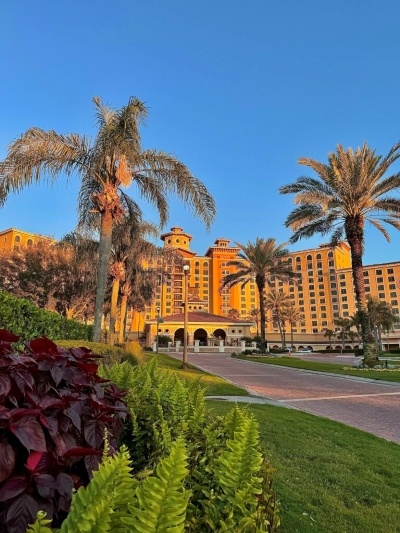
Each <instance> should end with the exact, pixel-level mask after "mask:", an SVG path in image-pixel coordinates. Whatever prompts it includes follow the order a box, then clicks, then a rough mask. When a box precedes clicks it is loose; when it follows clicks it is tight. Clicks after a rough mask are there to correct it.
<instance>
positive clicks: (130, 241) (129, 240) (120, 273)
mask: <svg viewBox="0 0 400 533" xmlns="http://www.w3.org/2000/svg"><path fill="white" fill-rule="evenodd" d="M157 235H158V230H157V228H156V226H155V225H154V224H150V223H149V222H140V223H138V222H137V220H135V219H133V220H132V219H130V218H129V217H127V216H126V217H124V219H123V220H122V221H121V222H120V224H118V225H117V226H116V227H115V228H114V231H113V236H112V247H111V262H110V267H109V274H110V276H111V278H112V290H111V308H110V326H109V343H110V344H114V337H115V323H116V319H117V306H118V296H119V291H120V285H121V284H122V283H123V282H124V281H126V278H127V269H128V268H129V269H132V270H133V269H134V268H135V267H136V268H137V267H139V266H140V264H141V262H142V261H143V259H144V258H145V257H146V256H149V255H150V254H151V252H152V250H153V249H154V245H153V244H152V243H150V242H148V241H147V240H146V239H145V238H146V237H149V236H153V237H155V236H157ZM128 277H129V275H128ZM124 289H125V291H126V289H127V287H124ZM124 313H126V308H125V309H122V314H121V316H120V326H119V327H120V330H121V328H122V329H123V321H124V319H125V314H124Z"/></svg>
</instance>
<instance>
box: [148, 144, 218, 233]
mask: <svg viewBox="0 0 400 533" xmlns="http://www.w3.org/2000/svg"><path fill="white" fill-rule="evenodd" d="M139 164H141V165H142V168H141V169H140V172H141V173H142V174H144V175H146V176H155V177H156V178H157V179H158V180H159V182H160V184H161V185H162V187H163V190H165V191H168V192H171V193H173V194H176V195H177V196H178V197H179V198H181V199H182V200H183V201H184V202H185V204H186V205H188V206H189V207H190V208H191V209H193V211H194V212H195V214H196V215H197V216H199V217H200V218H201V219H202V220H203V221H204V222H205V224H206V226H207V227H210V225H211V223H212V221H213V220H214V218H215V215H216V207H215V202H214V199H213V197H212V196H211V194H210V193H209V192H208V190H207V189H206V187H205V186H204V184H203V183H202V182H201V181H200V180H198V179H197V178H195V177H194V176H193V175H192V173H191V172H190V170H189V169H188V168H187V167H186V166H185V165H184V164H183V163H181V162H180V161H179V160H178V159H177V158H176V157H173V156H171V155H169V154H166V153H165V152H162V151H157V150H146V151H145V152H143V153H142V158H141V161H140V163H139Z"/></svg>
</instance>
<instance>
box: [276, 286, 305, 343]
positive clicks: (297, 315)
mask: <svg viewBox="0 0 400 533" xmlns="http://www.w3.org/2000/svg"><path fill="white" fill-rule="evenodd" d="M281 294H282V293H281ZM283 318H284V320H285V321H287V322H289V326H290V346H293V327H294V326H297V324H298V323H299V322H303V320H304V319H305V318H304V313H302V312H301V311H300V309H299V308H298V307H296V306H295V305H294V303H292V302H291V303H290V304H289V305H288V306H287V307H286V308H285V309H284V315H283Z"/></svg>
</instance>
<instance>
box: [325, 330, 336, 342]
mask: <svg viewBox="0 0 400 533" xmlns="http://www.w3.org/2000/svg"><path fill="white" fill-rule="evenodd" d="M334 336H335V331H334V330H333V329H329V328H325V333H324V337H328V340H329V346H331V340H332V338H333V337H334Z"/></svg>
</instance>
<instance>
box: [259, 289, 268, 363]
mask: <svg viewBox="0 0 400 533" xmlns="http://www.w3.org/2000/svg"><path fill="white" fill-rule="evenodd" d="M264 287H265V284H264V285H263V284H262V283H257V288H258V295H259V298H260V329H261V352H262V353H265V352H266V348H267V339H266V338H265V319H266V317H265V300H264Z"/></svg>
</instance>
